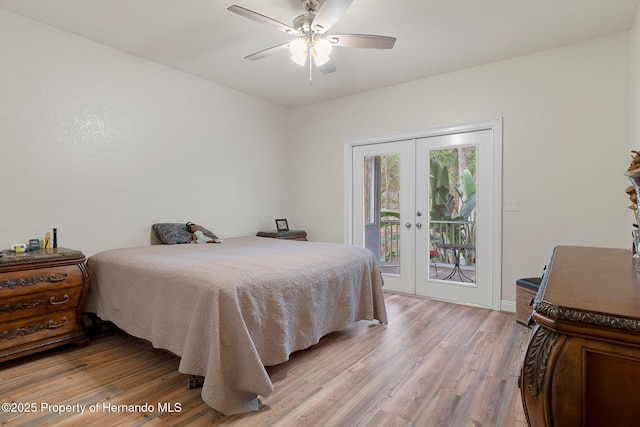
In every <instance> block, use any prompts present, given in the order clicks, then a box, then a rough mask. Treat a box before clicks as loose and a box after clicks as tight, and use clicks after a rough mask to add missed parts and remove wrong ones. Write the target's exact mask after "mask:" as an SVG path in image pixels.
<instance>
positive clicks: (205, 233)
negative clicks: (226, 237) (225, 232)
mask: <svg viewBox="0 0 640 427" xmlns="http://www.w3.org/2000/svg"><path fill="white" fill-rule="evenodd" d="M187 230H189V232H190V233H193V242H192V243H222V239H221V238H219V237H218V236H216V235H215V234H213V233H212V232H211V231H209V230H207V229H206V228H204V227H203V226H201V225H198V224H193V223H191V222H188V223H187Z"/></svg>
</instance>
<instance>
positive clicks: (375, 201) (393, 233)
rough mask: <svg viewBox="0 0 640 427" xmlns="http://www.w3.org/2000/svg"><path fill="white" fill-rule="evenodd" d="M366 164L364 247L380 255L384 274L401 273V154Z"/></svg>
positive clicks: (366, 159) (371, 158)
mask: <svg viewBox="0 0 640 427" xmlns="http://www.w3.org/2000/svg"><path fill="white" fill-rule="evenodd" d="M363 162H364V165H363V170H364V174H363V175H364V185H363V188H364V203H363V211H364V212H363V214H364V227H365V232H364V238H365V247H366V248H368V249H369V250H370V251H371V252H373V253H374V254H376V255H377V256H378V260H379V262H380V268H381V270H382V272H383V273H391V274H400V265H401V256H400V255H401V253H400V237H401V236H400V235H401V227H400V154H398V153H393V154H385V155H378V156H366V157H364V159H363Z"/></svg>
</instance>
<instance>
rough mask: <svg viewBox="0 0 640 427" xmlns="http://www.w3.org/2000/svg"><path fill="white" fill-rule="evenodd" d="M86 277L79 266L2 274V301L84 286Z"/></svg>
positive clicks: (0, 292) (0, 281) (0, 295)
mask: <svg viewBox="0 0 640 427" xmlns="http://www.w3.org/2000/svg"><path fill="white" fill-rule="evenodd" d="M83 283H84V277H83V275H82V271H81V270H80V268H79V267H78V266H77V265H62V266H56V267H47V268H33V269H27V270H22V271H9V272H5V273H0V300H2V299H4V298H7V297H14V296H18V295H25V294H31V293H36V292H44V291H47V290H48V289H50V288H52V287H55V288H56V289H58V288H68V287H74V286H82V284H83Z"/></svg>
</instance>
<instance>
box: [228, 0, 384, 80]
mask: <svg viewBox="0 0 640 427" xmlns="http://www.w3.org/2000/svg"><path fill="white" fill-rule="evenodd" d="M352 2H353V0H325V1H324V3H323V4H322V6H320V3H319V2H318V0H302V5H303V7H304V9H305V11H306V12H305V13H303V14H302V15H300V16H298V17H297V18H295V19H294V20H293V25H291V26H289V25H287V24H283V23H282V22H279V21H276V20H275V19H272V18H269V17H267V16H264V15H262V14H260V13H257V12H254V11H252V10H249V9H246V8H244V7H241V6H238V5H233V6H229V7H228V8H227V9H228V10H229V11H231V12H233V13H236V14H238V15H240V16H243V17H245V18H249V19H251V20H253V21H256V22H259V23H261V24H266V25H270V26H271V27H273V28H275V29H277V30H280V31H284V32H285V33H287V34H290V35H292V36H294V37H295V38H296V39H295V40H293V41H291V42H289V43H283V44H281V45H278V46H273V47H270V48H267V49H264V50H261V51H258V52H255V53H252V54H251V55H248V56H246V57H245V59H251V60H255V59H260V58H264V57H265V56H269V55H272V54H274V53H277V52H281V51H286V50H289V51H290V53H291V60H292V61H293V62H295V63H296V64H298V65H300V66H304V65H305V64H306V62H307V58H313V62H314V63H315V64H316V67H318V69H319V70H320V72H321V73H322V74H328V73H333V72H334V71H336V67H335V65H334V63H333V61H332V60H331V50H332V48H333V46H339V47H357V48H368V49H391V48H392V47H393V45H394V44H395V42H396V38H395V37H387V36H378V35H373V34H327V31H329V29H331V27H333V25H334V24H335V23H336V22H338V20H339V19H340V18H341V17H342V15H343V14H344V13H345V12H346V11H347V9H348V8H349V6H350V5H351V3H352ZM312 68H313V67H312V61H311V59H309V84H311V77H312Z"/></svg>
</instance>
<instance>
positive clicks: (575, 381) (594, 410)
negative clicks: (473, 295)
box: [519, 246, 640, 427]
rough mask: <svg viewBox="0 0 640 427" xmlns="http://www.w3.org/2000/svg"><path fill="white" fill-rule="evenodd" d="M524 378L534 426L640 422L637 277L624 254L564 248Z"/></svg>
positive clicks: (549, 275)
mask: <svg viewBox="0 0 640 427" xmlns="http://www.w3.org/2000/svg"><path fill="white" fill-rule="evenodd" d="M533 308H534V312H533V319H534V321H535V326H534V328H533V330H532V333H531V338H530V341H529V344H528V347H527V351H526V354H525V359H524V363H523V367H522V371H521V374H520V382H519V384H520V389H521V395H522V402H523V405H524V409H525V413H526V415H527V420H528V421H529V425H530V426H532V427H537V426H559V427H572V426H633V425H638V422H640V273H639V272H636V267H635V266H634V262H633V259H632V256H631V252H630V251H628V250H624V249H605V248H589V247H576V246H559V247H557V248H555V249H554V251H553V255H552V257H551V261H550V263H549V265H548V266H547V271H546V273H545V275H544V278H543V280H542V283H541V286H540V290H539V291H538V293H537V295H536V298H535V301H534V304H533Z"/></svg>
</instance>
